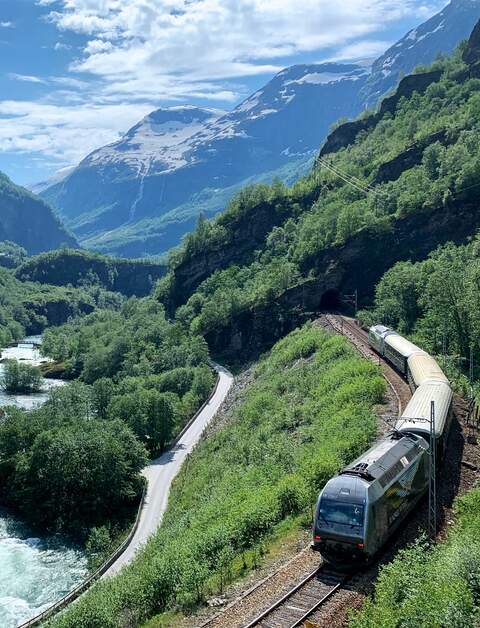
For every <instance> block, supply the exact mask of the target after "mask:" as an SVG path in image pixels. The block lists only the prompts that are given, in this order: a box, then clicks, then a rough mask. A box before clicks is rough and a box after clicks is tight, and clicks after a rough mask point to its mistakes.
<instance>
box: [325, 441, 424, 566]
mask: <svg viewBox="0 0 480 628" xmlns="http://www.w3.org/2000/svg"><path fill="white" fill-rule="evenodd" d="M427 487H428V444H427V443H426V442H425V440H424V439H423V438H421V437H420V436H416V435H414V434H406V435H403V434H399V433H397V432H394V433H392V434H390V435H389V436H388V437H387V438H385V439H384V440H382V441H381V442H379V443H377V444H376V445H374V446H373V447H372V448H371V449H369V451H367V453H365V454H363V455H362V456H360V457H359V458H358V459H357V460H355V461H354V462H353V463H352V464H351V465H349V466H348V467H346V468H345V469H344V470H343V471H342V472H341V473H340V474H339V475H337V476H335V477H334V478H332V479H331V480H329V481H328V482H327V484H326V485H325V487H324V489H323V491H322V492H321V493H320V497H319V499H318V502H317V508H316V513H315V523H314V530H313V549H314V550H317V551H319V552H321V554H322V556H323V557H324V558H325V560H326V561H327V562H330V563H333V564H334V565H335V566H336V567H337V568H342V567H346V568H350V567H353V566H356V565H360V564H362V563H368V562H369V560H371V559H372V558H373V557H374V556H375V554H376V553H377V552H378V551H379V549H380V548H381V547H382V546H383V545H384V544H385V542H386V541H387V539H388V538H389V536H390V535H391V534H392V533H393V532H394V531H395V530H396V529H397V527H398V526H399V525H400V523H401V522H402V521H403V519H404V517H405V516H406V515H407V514H408V513H409V512H410V511H411V510H412V508H413V507H414V506H415V504H416V503H417V502H418V500H419V499H420V498H421V497H422V495H423V494H424V493H425V490H426V489H427Z"/></svg>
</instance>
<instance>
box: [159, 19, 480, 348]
mask: <svg viewBox="0 0 480 628" xmlns="http://www.w3.org/2000/svg"><path fill="white" fill-rule="evenodd" d="M477 39H478V33H477V31H474V34H473V35H472V38H471V40H470V42H469V44H468V46H467V45H464V46H462V47H461V49H459V50H458V51H457V52H456V53H455V55H453V57H451V58H448V59H445V60H439V61H437V62H435V64H434V66H433V67H432V68H429V69H428V70H427V71H424V72H420V73H418V74H414V75H412V76H409V77H405V78H404V79H403V80H402V82H401V84H400V86H399V89H398V91H397V93H396V94H395V95H394V96H392V97H390V98H388V99H387V100H386V101H384V103H383V104H382V107H381V108H380V110H379V112H378V113H377V114H375V115H372V116H371V117H370V118H365V119H363V120H360V121H359V122H358V123H349V124H347V125H345V126H344V127H339V129H337V130H336V131H335V132H334V134H333V135H335V136H336V137H337V138H338V137H339V136H341V140H342V141H341V142H340V141H338V142H336V146H335V149H334V150H333V149H331V150H328V151H327V150H325V149H324V151H323V153H322V156H321V157H320V158H319V159H318V160H317V163H316V165H315V168H314V169H313V171H312V173H311V174H310V175H309V176H307V177H306V178H304V179H302V180H300V181H299V182H298V183H296V184H295V185H294V186H293V187H292V188H290V189H288V188H286V187H285V186H282V185H281V184H276V185H273V186H270V187H269V186H257V187H253V188H250V189H247V190H244V191H243V192H242V193H241V194H240V195H239V196H238V197H237V198H236V199H234V201H233V202H232V203H231V204H230V207H229V208H228V209H227V211H226V212H224V213H223V214H221V215H220V216H219V217H218V218H217V219H216V220H214V221H213V222H205V221H201V222H200V223H199V225H198V227H197V229H196V231H195V232H194V233H192V234H191V235H190V236H188V237H187V238H186V240H185V244H184V246H183V247H181V248H180V249H179V250H178V251H176V252H174V253H173V254H172V256H171V261H170V273H169V275H168V276H167V277H166V278H165V279H164V280H162V281H161V285H160V286H159V289H158V297H159V298H160V299H162V300H163V301H164V302H165V303H166V304H168V306H169V308H170V309H171V311H174V310H176V311H177V316H178V317H179V318H181V319H182V320H183V321H186V322H188V323H189V324H190V325H191V326H192V329H194V330H195V331H198V332H200V333H202V334H203V335H204V336H205V337H206V338H207V339H208V341H209V343H210V345H211V347H212V348H213V349H214V350H217V351H218V350H223V351H225V350H226V351H227V352H230V353H231V354H232V355H234V354H236V353H237V354H238V351H239V350H243V351H245V353H248V352H249V351H254V350H255V348H256V347H261V346H268V344H271V343H272V342H273V341H274V340H275V338H278V337H280V336H281V335H282V334H284V333H285V332H287V331H289V329H292V328H293V327H295V326H296V325H298V324H299V323H301V322H302V320H305V318H308V317H309V316H311V312H312V311H318V310H319V309H321V308H322V307H325V306H330V307H331V306H333V305H338V300H339V299H340V298H342V295H346V294H352V293H353V292H354V291H355V290H358V294H359V297H360V300H367V301H368V300H369V299H370V298H371V297H372V296H373V293H374V288H375V285H376V283H377V282H378V281H379V279H380V278H381V276H382V275H383V273H384V272H385V271H386V270H387V269H388V268H390V266H392V265H393V264H394V263H396V262H397V261H399V260H402V259H413V260H420V259H423V258H425V257H426V256H427V255H428V253H429V252H430V251H432V250H434V249H435V248H437V246H438V245H440V244H442V243H446V242H448V241H449V240H452V241H453V242H456V243H457V244H460V243H462V242H465V241H466V240H467V239H468V237H470V236H472V235H474V234H475V232H476V230H477V229H478V228H479V227H480V213H479V212H478V198H479V194H480V163H479V161H478V151H477V146H478V142H479V139H480V81H479V80H478V78H477V76H478V74H477V71H478V70H477V63H478V52H477V48H476V46H477V43H476V42H477ZM352 126H354V131H355V132H354V133H352V132H351V128H352ZM329 144H330V145H331V144H332V142H331V138H330V139H329V140H327V142H326V146H328V145H329ZM332 151H333V152H332Z"/></svg>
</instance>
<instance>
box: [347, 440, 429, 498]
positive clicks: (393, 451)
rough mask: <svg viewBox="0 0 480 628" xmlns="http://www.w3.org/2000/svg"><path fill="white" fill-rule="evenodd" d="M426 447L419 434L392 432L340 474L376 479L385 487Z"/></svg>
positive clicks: (369, 479)
mask: <svg viewBox="0 0 480 628" xmlns="http://www.w3.org/2000/svg"><path fill="white" fill-rule="evenodd" d="M426 448H427V443H426V442H425V441H424V440H423V439H422V438H421V437H419V436H416V435H410V434H409V435H408V436H407V435H404V434H398V433H392V434H389V435H388V436H387V437H386V438H385V439H383V440H381V441H380V442H378V443H376V444H375V445H374V446H373V447H371V448H370V449H369V450H368V451H367V452H366V453H364V454H362V455H361V456H360V457H359V458H357V459H356V460H354V461H353V462H352V463H351V464H350V465H348V466H347V467H345V469H343V471H342V472H341V474H342V475H343V474H354V475H358V476H360V477H362V478H364V479H365V480H367V481H368V482H373V481H375V480H378V481H379V482H380V484H381V485H382V486H383V487H385V486H386V485H387V484H389V483H390V482H391V480H393V478H394V477H396V476H397V475H398V473H399V472H400V471H401V470H402V469H403V468H404V467H407V466H408V465H409V464H410V462H412V460H414V459H415V458H416V457H417V456H418V454H419V453H421V451H422V450H425V449H426Z"/></svg>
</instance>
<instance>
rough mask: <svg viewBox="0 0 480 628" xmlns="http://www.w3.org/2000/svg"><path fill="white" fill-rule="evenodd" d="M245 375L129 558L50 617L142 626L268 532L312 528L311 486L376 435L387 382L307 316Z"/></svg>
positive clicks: (240, 558) (216, 581) (260, 543)
mask: <svg viewBox="0 0 480 628" xmlns="http://www.w3.org/2000/svg"><path fill="white" fill-rule="evenodd" d="M253 377H254V379H253V383H252V384H251V385H250V386H248V388H247V389H246V391H245V394H244V397H243V398H242V401H241V403H240V405H239V406H238V407H236V408H235V410H234V412H233V415H232V416H231V417H230V418H229V420H228V422H227V423H226V424H225V425H224V426H223V427H222V428H221V429H215V424H214V426H213V430H212V432H211V433H210V435H209V437H208V438H207V439H203V440H202V441H201V442H200V445H199V446H198V447H197V448H196V449H195V450H194V452H193V454H192V455H191V456H190V457H189V460H188V463H187V464H185V465H184V466H183V468H182V471H181V473H180V474H179V476H178V477H177V478H176V480H175V482H174V486H173V489H172V493H171V496H170V499H169V505H168V510H167V513H166V515H165V518H164V521H163V524H162V526H161V527H160V528H159V530H158V532H157V533H156V534H155V536H154V537H153V538H152V539H151V540H150V541H149V542H148V543H147V545H146V546H145V548H144V549H142V550H141V553H140V554H139V556H138V557H137V558H136V560H135V561H134V562H133V563H132V564H131V565H129V566H128V567H127V568H126V569H124V570H123V571H122V573H121V574H120V575H119V576H118V577H116V578H114V579H111V580H108V581H106V582H102V583H101V584H99V585H97V586H95V587H94V589H92V590H91V591H90V592H89V593H88V594H87V595H85V596H83V597H82V598H81V599H80V600H79V601H78V602H77V603H75V604H73V605H72V606H71V607H70V608H69V609H68V610H67V611H66V612H65V613H63V614H62V615H60V616H58V617H57V618H55V619H54V620H52V622H51V623H52V625H54V626H58V627H66V626H75V627H76V628H87V627H93V626H98V627H100V626H102V628H109V627H110V626H111V627H112V628H113V627H114V626H118V625H119V624H120V623H121V618H122V617H127V616H128V617H129V618H130V621H131V622H132V624H133V625H139V624H141V623H142V621H144V620H146V619H147V618H149V617H151V616H152V615H153V614H155V613H162V612H164V611H168V610H169V609H172V608H177V609H178V608H180V609H182V610H183V611H184V612H188V611H189V610H191V609H193V608H195V607H196V605H197V604H198V603H199V602H202V601H203V600H204V599H205V597H206V596H208V595H211V594H212V593H214V592H218V591H221V590H222V588H223V587H224V586H225V584H226V583H228V582H230V581H231V580H232V579H233V578H235V577H238V576H239V575H241V574H242V573H245V570H247V569H249V568H251V567H252V565H254V564H256V563H257V562H258V561H259V560H261V556H262V554H263V553H265V552H266V551H267V549H268V545H269V540H270V539H271V538H272V537H273V536H274V535H275V534H277V535H278V534H281V533H282V532H283V533H285V531H286V530H288V529H292V527H298V526H305V527H309V526H310V523H311V516H312V510H311V508H312V504H313V503H314V501H315V499H316V497H317V494H318V491H319V489H320V488H321V487H322V486H323V484H324V483H325V482H326V481H327V480H328V479H329V478H330V477H331V475H332V474H334V473H335V472H336V471H337V470H338V469H340V468H341V467H342V466H343V465H344V464H345V463H346V462H347V461H349V460H351V459H352V458H353V457H354V456H355V455H357V454H359V453H361V452H362V451H364V450H365V448H366V447H367V446H368V444H369V443H370V442H371V440H372V439H373V438H374V437H375V434H376V418H375V414H374V412H373V408H374V406H375V405H376V404H377V403H379V402H380V401H381V400H382V398H383V394H384V391H385V383H384V381H383V378H382V377H381V376H380V373H379V371H378V369H377V367H375V366H374V365H373V364H371V363H369V362H367V361H365V360H363V359H362V358H360V357H359V356H358V354H357V353H356V352H355V350H354V349H353V348H352V347H351V346H350V345H349V343H348V342H347V341H346V340H344V339H342V338H340V337H336V336H333V335H330V334H328V333H327V332H325V331H323V330H321V329H320V328H318V327H315V326H314V325H310V324H309V325H307V326H306V327H304V328H302V329H299V330H297V331H295V332H293V333H292V334H290V335H289V336H287V337H286V338H285V339H283V340H281V341H280V342H279V343H277V344H276V346H275V347H274V348H273V349H272V351H271V352H270V353H269V354H268V355H267V356H265V357H264V358H263V359H262V360H261V361H260V362H259V364H258V365H257V367H256V369H255V372H254V375H253Z"/></svg>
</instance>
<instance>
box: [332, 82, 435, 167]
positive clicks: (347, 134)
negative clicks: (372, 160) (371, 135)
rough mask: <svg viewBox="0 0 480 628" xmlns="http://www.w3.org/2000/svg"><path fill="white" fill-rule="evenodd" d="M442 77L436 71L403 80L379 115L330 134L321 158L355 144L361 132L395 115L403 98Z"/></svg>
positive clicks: (343, 126)
mask: <svg viewBox="0 0 480 628" xmlns="http://www.w3.org/2000/svg"><path fill="white" fill-rule="evenodd" d="M441 75H442V72H441V71H440V70H434V71H432V72H424V73H423V74H412V75H410V76H406V77H405V78H403V79H402V80H401V81H400V84H399V86H398V89H397V91H396V92H395V94H393V95H392V96H389V97H388V98H385V99H384V100H383V101H382V104H381V105H380V108H379V110H378V112H377V113H375V114H372V115H371V116H369V117H368V118H364V119H360V120H355V121H354V122H346V123H345V124H342V125H341V126H339V127H338V128H336V129H335V130H334V131H333V132H332V133H330V135H329V136H328V137H327V139H326V141H325V144H324V145H323V146H322V149H321V150H320V157H324V156H325V155H328V154H330V153H336V152H338V151H339V150H340V149H342V148H346V147H347V146H350V145H351V144H353V143H354V141H355V140H356V138H357V136H358V134H359V133H360V132H361V131H369V130H370V129H373V128H374V127H375V126H376V125H377V124H378V123H379V122H380V120H381V119H382V118H383V117H384V115H385V114H386V113H390V114H393V113H395V111H396V109H397V106H398V103H399V102H400V100H401V99H402V98H410V96H411V95H412V94H413V93H414V92H418V93H420V94H423V93H424V92H425V90H426V89H427V87H428V86H429V85H431V84H432V83H436V82H437V81H438V80H439V79H440V77H441Z"/></svg>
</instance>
